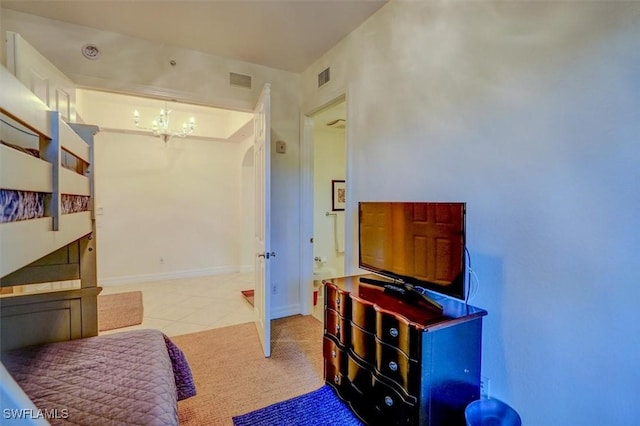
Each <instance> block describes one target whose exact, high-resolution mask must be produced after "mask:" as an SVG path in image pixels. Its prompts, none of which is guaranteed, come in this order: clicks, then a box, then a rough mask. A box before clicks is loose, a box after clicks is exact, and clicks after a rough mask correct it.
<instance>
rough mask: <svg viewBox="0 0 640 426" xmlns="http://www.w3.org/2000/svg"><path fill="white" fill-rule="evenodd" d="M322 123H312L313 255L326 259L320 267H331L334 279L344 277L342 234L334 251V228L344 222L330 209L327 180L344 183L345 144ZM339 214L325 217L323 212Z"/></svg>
mask: <svg viewBox="0 0 640 426" xmlns="http://www.w3.org/2000/svg"><path fill="white" fill-rule="evenodd" d="M324 126H325V123H318V122H317V123H315V126H314V132H313V175H314V176H313V187H314V188H313V198H314V206H313V207H314V227H313V228H314V229H313V251H314V253H313V256H314V258H315V257H320V258H326V261H325V262H324V264H323V266H324V267H327V268H333V270H334V271H335V272H334V276H342V275H344V271H345V267H344V232H340V233H338V237H341V242H340V247H342V248H343V251H341V252H338V251H337V250H336V238H335V237H336V230H335V226H337V224H340V223H344V212H342V211H337V212H333V211H332V210H331V208H332V206H331V195H332V194H331V192H332V191H331V181H332V180H345V177H346V159H347V152H346V143H345V135H344V131H339V130H338V131H336V130H325V129H323V127H324ZM327 212H330V213H332V214H336V215H341V216H342V218H341V219H340V221H338V219H337V216H336V217H334V216H326V213H327Z"/></svg>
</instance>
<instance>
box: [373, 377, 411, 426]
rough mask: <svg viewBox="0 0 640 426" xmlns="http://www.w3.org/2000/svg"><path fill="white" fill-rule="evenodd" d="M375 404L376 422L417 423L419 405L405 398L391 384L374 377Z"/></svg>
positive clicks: (381, 423)
mask: <svg viewBox="0 0 640 426" xmlns="http://www.w3.org/2000/svg"><path fill="white" fill-rule="evenodd" d="M372 402H373V405H374V407H375V409H376V411H377V414H378V416H377V419H376V422H375V424H380V425H385V426H386V425H403V426H404V425H413V424H418V423H417V416H418V410H417V406H416V405H414V404H412V403H411V402H409V401H407V400H405V399H404V398H403V397H402V396H401V395H400V394H399V393H398V392H397V391H396V390H395V389H393V388H392V387H391V386H389V385H387V384H385V383H383V382H381V381H379V380H377V379H376V378H375V377H374V379H373V401H372Z"/></svg>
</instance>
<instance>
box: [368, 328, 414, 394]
mask: <svg viewBox="0 0 640 426" xmlns="http://www.w3.org/2000/svg"><path fill="white" fill-rule="evenodd" d="M376 370H377V371H378V373H379V374H380V375H382V376H384V377H386V378H388V379H390V380H393V381H394V382H395V383H397V384H398V385H399V386H400V387H402V389H404V390H405V392H406V393H407V395H411V396H413V397H415V398H417V397H418V396H419V393H420V379H421V375H420V373H421V372H420V364H419V363H418V362H416V361H412V360H410V359H409V357H408V356H407V355H406V354H405V353H404V352H402V351H401V350H399V349H398V348H395V347H393V346H389V345H387V344H385V343H382V342H380V341H378V340H376Z"/></svg>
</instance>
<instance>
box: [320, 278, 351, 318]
mask: <svg viewBox="0 0 640 426" xmlns="http://www.w3.org/2000/svg"><path fill="white" fill-rule="evenodd" d="M324 289H325V293H324V297H325V299H324V303H325V305H326V307H327V308H328V309H332V310H334V311H336V312H337V313H338V314H339V315H340V316H341V317H347V316H348V314H349V312H350V308H351V307H350V302H351V300H350V299H349V292H348V291H344V290H341V289H339V288H338V287H336V286H335V284H332V283H331V282H327V281H324Z"/></svg>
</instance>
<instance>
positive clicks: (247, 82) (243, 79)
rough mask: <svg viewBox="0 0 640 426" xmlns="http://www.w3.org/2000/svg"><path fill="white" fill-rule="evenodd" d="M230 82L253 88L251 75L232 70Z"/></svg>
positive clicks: (233, 84) (237, 85)
mask: <svg viewBox="0 0 640 426" xmlns="http://www.w3.org/2000/svg"><path fill="white" fill-rule="evenodd" d="M229 84H231V85H232V86H236V87H246V88H247V89H251V76H250V75H244V74H236V73H235V72H230V73H229Z"/></svg>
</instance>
